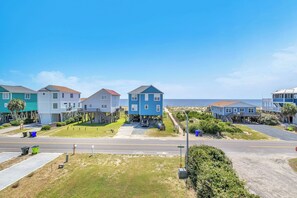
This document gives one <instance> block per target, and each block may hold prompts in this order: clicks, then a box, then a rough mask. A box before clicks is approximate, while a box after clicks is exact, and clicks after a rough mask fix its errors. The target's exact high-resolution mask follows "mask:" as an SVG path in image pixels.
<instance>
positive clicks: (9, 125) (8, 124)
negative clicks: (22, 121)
mask: <svg viewBox="0 0 297 198" xmlns="http://www.w3.org/2000/svg"><path fill="white" fill-rule="evenodd" d="M2 126H3V127H11V124H10V123H5V124H2Z"/></svg>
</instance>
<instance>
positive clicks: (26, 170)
mask: <svg viewBox="0 0 297 198" xmlns="http://www.w3.org/2000/svg"><path fill="white" fill-rule="evenodd" d="M60 155H61V153H39V154H37V155H35V156H33V157H30V158H29V159H27V160H25V161H22V162H20V163H18V164H15V165H13V166H11V167H9V168H7V169H4V170H2V171H0V191H1V190H3V189H4V188H6V187H8V186H10V185H12V184H14V183H15V182H17V181H18V180H20V179H22V178H23V177H25V176H27V175H29V174H30V173H32V172H34V171H36V170H37V169H39V168H41V167H43V166H44V165H45V164H47V163H49V162H50V161H52V160H54V159H56V158H57V157H59V156H60ZM28 187H29V186H28Z"/></svg>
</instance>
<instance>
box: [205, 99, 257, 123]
mask: <svg viewBox="0 0 297 198" xmlns="http://www.w3.org/2000/svg"><path fill="white" fill-rule="evenodd" d="M210 110H211V112H212V115H213V116H214V117H215V118H217V119H222V120H223V121H228V122H233V121H238V122H243V121H245V120H248V121H251V118H254V117H258V116H259V114H258V113H257V107H256V106H254V105H251V104H247V103H245V102H242V101H219V102H215V103H213V104H211V105H210Z"/></svg>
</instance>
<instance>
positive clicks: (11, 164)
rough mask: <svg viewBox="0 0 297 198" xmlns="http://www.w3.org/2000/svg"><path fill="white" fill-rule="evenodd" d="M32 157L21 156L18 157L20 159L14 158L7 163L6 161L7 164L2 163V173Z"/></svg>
mask: <svg viewBox="0 0 297 198" xmlns="http://www.w3.org/2000/svg"><path fill="white" fill-rule="evenodd" d="M31 156H32V155H20V156H18V157H14V158H12V159H10V160H7V161H5V162H2V163H1V164H0V171H1V170H4V169H6V168H8V167H10V166H13V165H14V164H17V163H19V162H21V161H24V160H26V159H28V158H29V157H31Z"/></svg>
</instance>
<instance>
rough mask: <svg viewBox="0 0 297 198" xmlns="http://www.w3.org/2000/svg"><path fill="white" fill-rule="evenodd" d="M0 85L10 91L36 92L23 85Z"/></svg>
mask: <svg viewBox="0 0 297 198" xmlns="http://www.w3.org/2000/svg"><path fill="white" fill-rule="evenodd" d="M0 87H2V88H3V89H5V90H7V91H8V92H11V93H37V92H36V91H34V90H32V89H29V88H27V87H23V86H11V85H0Z"/></svg>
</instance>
